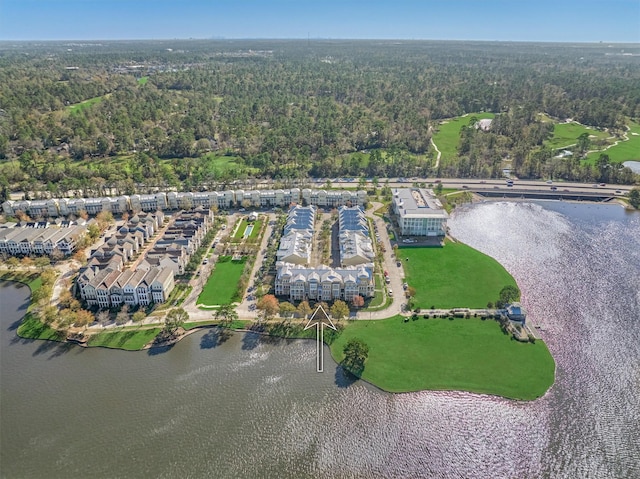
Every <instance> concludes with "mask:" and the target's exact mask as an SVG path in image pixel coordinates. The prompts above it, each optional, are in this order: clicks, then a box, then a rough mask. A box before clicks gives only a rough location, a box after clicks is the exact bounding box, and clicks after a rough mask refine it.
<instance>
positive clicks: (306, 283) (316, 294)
mask: <svg viewBox="0 0 640 479" xmlns="http://www.w3.org/2000/svg"><path fill="white" fill-rule="evenodd" d="M276 267H277V274H276V280H275V294H276V295H277V296H287V297H288V298H289V299H290V300H291V301H301V300H305V299H311V300H317V301H334V300H336V299H342V300H344V301H351V300H353V298H354V297H355V296H362V297H363V298H370V297H372V296H373V295H374V280H373V263H367V264H362V265H359V266H346V267H343V268H331V267H329V266H319V267H317V268H308V267H303V266H298V265H294V264H289V263H278V264H277V265H276Z"/></svg>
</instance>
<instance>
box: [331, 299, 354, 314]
mask: <svg viewBox="0 0 640 479" xmlns="http://www.w3.org/2000/svg"><path fill="white" fill-rule="evenodd" d="M330 312H331V316H332V317H333V318H334V319H344V318H346V317H348V316H349V306H347V303H345V302H344V301H342V300H340V299H338V300H336V301H334V303H333V306H331V309H330Z"/></svg>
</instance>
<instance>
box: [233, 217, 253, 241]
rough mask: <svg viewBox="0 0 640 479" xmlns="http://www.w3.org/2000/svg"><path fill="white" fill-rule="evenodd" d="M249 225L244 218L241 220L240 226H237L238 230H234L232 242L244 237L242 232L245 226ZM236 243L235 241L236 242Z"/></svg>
mask: <svg viewBox="0 0 640 479" xmlns="http://www.w3.org/2000/svg"><path fill="white" fill-rule="evenodd" d="M248 224H249V222H248V221H247V219H246V218H242V219H241V220H240V226H238V229H236V232H235V234H234V235H233V239H234V240H238V241H239V240H241V239H242V236H243V235H244V230H245V228H246V227H247V225H248ZM236 243H237V241H236Z"/></svg>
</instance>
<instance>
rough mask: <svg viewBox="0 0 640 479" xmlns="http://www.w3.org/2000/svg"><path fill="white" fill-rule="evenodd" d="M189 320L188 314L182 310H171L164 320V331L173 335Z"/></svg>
mask: <svg viewBox="0 0 640 479" xmlns="http://www.w3.org/2000/svg"><path fill="white" fill-rule="evenodd" d="M187 319H189V314H188V313H187V312H186V311H185V310H184V309H182V308H173V309H172V310H171V311H169V314H167V317H166V318H165V320H164V331H165V332H167V333H169V334H171V335H174V334H175V333H176V331H177V330H178V328H181V327H182V326H183V325H184V323H185V322H186V321H187Z"/></svg>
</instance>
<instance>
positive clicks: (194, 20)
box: [0, 0, 640, 43]
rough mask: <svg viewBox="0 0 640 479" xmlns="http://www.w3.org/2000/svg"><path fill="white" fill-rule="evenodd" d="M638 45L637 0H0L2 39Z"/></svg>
mask: <svg viewBox="0 0 640 479" xmlns="http://www.w3.org/2000/svg"><path fill="white" fill-rule="evenodd" d="M307 37H310V38H334V39H336V38H342V39H356V38H362V39H416V40H419V39H424V40H499V41H548V42H600V41H603V42H625V43H626V42H631V43H638V42H640V0H0V40H14V41H15V40H112V39H113V40H124V39H174V38H183V39H188V38H198V39H205V38H305V39H306V38H307Z"/></svg>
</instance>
